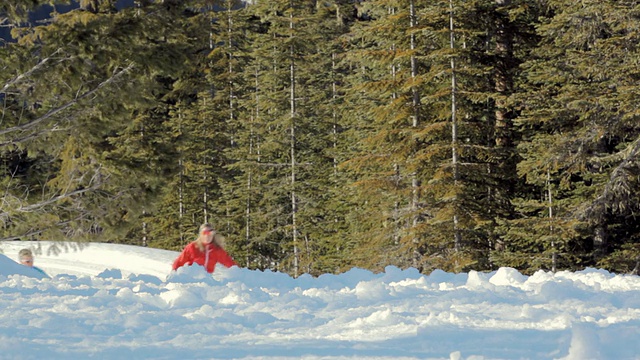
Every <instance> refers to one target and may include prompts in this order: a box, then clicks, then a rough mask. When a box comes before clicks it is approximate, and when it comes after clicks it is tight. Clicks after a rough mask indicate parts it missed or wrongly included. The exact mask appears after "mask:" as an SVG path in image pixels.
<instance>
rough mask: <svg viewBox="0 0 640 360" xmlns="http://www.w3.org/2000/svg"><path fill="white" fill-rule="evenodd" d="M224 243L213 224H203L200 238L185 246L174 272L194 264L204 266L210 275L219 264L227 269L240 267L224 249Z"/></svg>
mask: <svg viewBox="0 0 640 360" xmlns="http://www.w3.org/2000/svg"><path fill="white" fill-rule="evenodd" d="M223 241H224V237H223V236H222V235H220V234H218V233H217V232H216V231H215V230H213V227H212V226H211V224H208V223H205V224H202V225H201V226H200V231H199V233H198V238H197V239H196V240H194V241H192V242H191V243H189V244H188V245H187V246H185V248H184V249H183V250H182V253H181V254H180V255H179V256H178V257H177V258H176V260H175V261H174V262H173V270H178V268H179V267H181V266H183V265H185V264H187V265H193V263H196V264H198V265H202V266H204V268H205V269H206V270H207V272H208V273H213V271H214V270H215V268H216V264H217V263H220V264H222V265H224V266H226V267H232V266H234V265H235V266H238V264H236V262H235V261H233V259H232V258H231V256H229V254H227V252H226V251H225V250H224V249H223V248H222V245H223Z"/></svg>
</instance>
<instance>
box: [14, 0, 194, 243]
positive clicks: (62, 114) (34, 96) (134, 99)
mask: <svg viewBox="0 0 640 360" xmlns="http://www.w3.org/2000/svg"><path fill="white" fill-rule="evenodd" d="M145 6H147V7H146V8H145V9H144V11H146V14H149V17H144V18H143V17H141V16H140V10H141V9H135V10H134V9H123V10H122V11H117V10H116V9H115V7H114V4H113V2H110V1H94V2H81V3H80V8H79V9H76V10H74V11H71V12H68V13H66V14H57V13H54V14H53V15H52V16H53V17H52V19H51V23H50V24H46V25H40V26H35V27H31V28H20V29H15V31H14V37H15V38H16V39H17V43H15V44H11V45H9V46H7V48H6V49H3V51H6V52H7V53H10V54H13V55H14V56H20V57H21V58H22V61H21V62H19V63H17V64H19V68H18V69H17V71H16V72H17V73H18V74H22V75H25V76H22V77H21V76H20V75H18V76H16V77H15V79H13V80H10V81H9V83H8V84H9V87H8V88H7V89H6V91H8V94H10V95H9V96H10V97H11V98H13V99H15V100H18V99H20V100H19V101H20V102H22V103H23V104H29V105H28V107H27V108H25V110H26V112H25V111H23V115H21V116H20V117H18V118H15V120H16V122H15V123H11V122H7V123H5V124H4V127H3V137H4V141H5V144H7V145H6V146H14V147H17V149H19V151H22V152H23V153H24V154H26V156H27V157H28V158H31V159H47V160H46V161H48V163H49V164H51V166H49V167H47V168H46V169H47V172H46V173H41V174H40V176H41V177H42V178H43V179H44V180H43V181H42V182H40V183H39V184H38V185H37V187H27V188H26V189H28V191H27V193H28V194H32V195H33V194H34V191H35V192H37V194H38V195H37V197H34V196H32V195H29V196H27V197H22V200H21V204H20V205H19V206H14V207H12V208H11V209H6V210H4V209H3V212H4V214H5V216H6V217H7V218H8V219H9V220H8V222H7V223H6V224H8V223H9V222H10V223H11V226H10V227H8V226H5V227H4V230H5V234H6V235H9V234H12V233H18V234H19V233H21V232H22V233H29V232H37V233H39V236H40V237H43V238H46V239H53V240H55V239H81V238H87V237H90V236H92V235H100V236H101V237H102V236H108V237H109V238H110V239H114V240H115V239H117V237H118V236H125V235H126V233H127V231H128V230H129V229H130V226H134V225H133V222H135V221H136V220H137V214H139V212H140V210H141V207H140V206H137V205H140V204H143V203H144V202H145V201H146V200H147V199H148V196H149V195H152V194H154V193H155V190H157V187H156V186H157V184H156V185H154V184H153V182H151V180H150V178H151V177H152V175H153V174H155V171H157V169H158V168H156V169H153V170H151V171H149V169H148V168H145V167H136V165H137V164H139V161H140V160H141V157H140V156H139V155H142V154H133V152H134V151H135V150H133V149H130V150H129V154H128V155H129V156H122V155H123V153H126V152H127V150H125V149H124V148H119V147H118V141H119V140H121V139H122V138H121V135H122V134H123V133H124V132H126V131H127V130H129V125H130V124H131V120H130V119H131V117H132V115H133V114H135V113H144V112H145V111H152V110H151V109H154V108H159V104H158V101H159V99H160V97H161V96H162V94H163V93H166V91H167V88H166V86H165V85H166V84H167V83H168V82H166V81H163V80H166V79H168V78H169V76H168V75H169V74H172V73H174V72H176V71H177V69H179V65H180V64H181V63H183V62H184V59H185V54H186V53H188V52H185V51H184V46H186V43H184V42H182V41H181V40H180V39H178V37H179V34H178V33H171V32H168V31H159V29H163V28H164V29H167V30H168V27H167V23H170V22H167V19H169V18H170V17H171V16H169V15H168V14H169V12H170V11H171V9H172V8H173V4H171V3H169V2H167V3H164V4H161V5H156V4H146V5H145ZM162 17H164V18H162ZM160 25H161V26H160ZM157 26H160V27H157ZM174 34H176V36H175V37H172V35H174ZM3 65H4V64H3ZM12 65H15V64H12ZM32 70H33V71H32ZM3 91H4V90H3ZM26 119H29V120H28V121H25V120H26ZM18 124H20V125H18ZM134 128H135V127H134ZM131 130H133V129H131ZM132 134H135V131H133V132H132ZM127 141H128V142H124V141H123V142H124V144H125V146H133V147H135V146H137V145H138V143H136V142H135V140H134V139H133V138H129V139H127ZM26 161H29V160H26ZM38 161H39V160H38ZM156 164H158V165H159V167H160V168H162V165H161V164H160V163H156ZM42 169H44V168H42ZM165 169H166V167H165ZM155 180H156V179H154V181H155ZM16 189H17V190H18V189H20V186H18V187H17V188H16ZM20 192H24V190H20ZM133 219H135V220H133ZM118 234H119V235H118Z"/></svg>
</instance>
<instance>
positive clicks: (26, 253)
mask: <svg viewBox="0 0 640 360" xmlns="http://www.w3.org/2000/svg"><path fill="white" fill-rule="evenodd" d="M18 257H19V258H20V260H22V258H25V257H30V258H32V259H33V253H32V252H31V250H30V249H22V250H20V252H19V253H18Z"/></svg>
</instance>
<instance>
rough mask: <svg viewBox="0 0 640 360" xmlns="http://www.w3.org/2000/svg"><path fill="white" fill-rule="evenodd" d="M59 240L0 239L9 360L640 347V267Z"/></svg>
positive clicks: (588, 353) (3, 341)
mask: <svg viewBox="0 0 640 360" xmlns="http://www.w3.org/2000/svg"><path fill="white" fill-rule="evenodd" d="M50 245H51V244H50V243H47V242H37V243H36V242H3V243H0V249H1V250H2V251H3V253H4V255H0V359H88V358H95V359H129V360H130V359H327V360H329V359H330V360H345V359H389V360H390V359H447V360H452V359H454V360H462V359H466V360H484V359H567V360H569V359H571V360H587V359H611V360H625V359H635V360H638V359H640V277H638V276H627V275H613V274H610V273H608V272H606V271H603V270H596V269H587V270H585V271H580V272H576V273H573V272H558V273H556V274H553V273H550V272H543V271H540V272H537V273H536V274H534V275H533V276H530V277H528V276H524V275H522V274H520V273H518V272H517V271H515V270H513V269H510V268H501V269H499V270H498V271H495V272H491V273H478V272H470V273H468V274H467V273H464V274H451V273H445V272H442V271H435V272H433V273H431V274H430V275H421V274H420V273H418V272H417V271H416V270H414V269H409V270H400V269H398V268H395V267H388V268H387V269H386V271H385V272H384V273H380V274H374V273H371V272H369V271H365V270H362V269H353V270H351V271H349V272H347V273H344V274H340V275H323V276H320V277H318V278H313V277H310V276H301V277H299V278H297V279H293V278H291V277H290V276H288V275H285V274H282V273H274V272H269V271H267V272H260V271H251V270H247V269H241V268H231V269H225V268H224V267H219V268H217V269H216V273H215V274H213V275H210V274H207V273H206V272H204V271H203V270H202V268H200V267H197V266H194V267H187V268H182V269H179V271H178V272H177V273H171V271H170V270H171V263H172V262H173V260H174V259H175V257H176V256H177V255H178V253H176V252H172V251H166V250H157V249H149V248H143V247H136V246H128V245H114V244H98V243H91V244H84V245H83V246H82V248H81V246H80V245H75V244H67V245H66V246H60V245H58V251H55V252H51V251H50V250H49V248H50ZM36 246H37V247H36ZM25 247H31V248H33V249H35V250H36V254H35V265H36V266H39V267H40V268H42V269H43V270H45V271H46V272H47V273H48V274H49V275H51V278H50V279H48V278H45V279H40V278H39V277H38V273H37V272H35V271H34V270H32V269H28V268H26V267H24V266H22V265H19V264H16V262H15V260H17V254H18V251H19V250H20V249H21V248H25ZM58 252H59V254H57V253H58Z"/></svg>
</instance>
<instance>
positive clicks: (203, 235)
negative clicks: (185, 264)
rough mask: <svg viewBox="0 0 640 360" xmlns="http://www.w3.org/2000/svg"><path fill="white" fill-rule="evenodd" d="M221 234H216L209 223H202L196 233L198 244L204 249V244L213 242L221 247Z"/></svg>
mask: <svg viewBox="0 0 640 360" xmlns="http://www.w3.org/2000/svg"><path fill="white" fill-rule="evenodd" d="M222 240H223V237H222V235H220V234H218V233H217V232H216V231H215V230H214V229H213V226H211V224H209V223H204V224H202V225H200V230H199V233H198V245H199V246H200V247H201V248H202V249H204V247H205V246H207V245H209V244H211V243H213V244H215V245H217V246H219V247H222Z"/></svg>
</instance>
